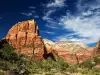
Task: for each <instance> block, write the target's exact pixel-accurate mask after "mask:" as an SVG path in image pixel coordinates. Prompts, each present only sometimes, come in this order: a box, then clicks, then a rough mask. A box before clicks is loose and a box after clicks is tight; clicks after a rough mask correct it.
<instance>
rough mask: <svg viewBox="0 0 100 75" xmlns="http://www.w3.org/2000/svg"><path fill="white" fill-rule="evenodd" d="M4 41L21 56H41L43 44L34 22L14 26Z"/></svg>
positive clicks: (24, 22) (29, 21)
mask: <svg viewBox="0 0 100 75" xmlns="http://www.w3.org/2000/svg"><path fill="white" fill-rule="evenodd" d="M4 39H6V40H7V41H8V42H9V44H10V45H11V46H13V47H14V48H16V50H17V52H20V53H22V54H32V53H33V52H34V54H38V55H41V56H43V54H44V44H43V41H42V40H41V38H40V35H39V29H38V26H37V24H36V22H35V21H34V20H28V21H23V22H19V23H17V24H15V25H14V26H13V27H12V28H11V29H10V30H9V31H8V34H7V35H6V37H5V38H4Z"/></svg>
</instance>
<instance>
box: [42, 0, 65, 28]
mask: <svg viewBox="0 0 100 75" xmlns="http://www.w3.org/2000/svg"><path fill="white" fill-rule="evenodd" d="M65 1H66V0H52V1H49V2H48V3H47V4H46V5H45V10H46V12H44V16H43V17H42V19H43V20H44V21H47V23H48V25H46V26H47V27H49V28H53V29H54V28H57V27H55V26H53V25H57V24H58V22H57V21H55V20H54V19H53V18H52V14H54V13H55V12H56V10H59V9H61V8H62V7H64V6H66V4H65Z"/></svg>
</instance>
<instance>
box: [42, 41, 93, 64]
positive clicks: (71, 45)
mask: <svg viewBox="0 0 100 75" xmlns="http://www.w3.org/2000/svg"><path fill="white" fill-rule="evenodd" d="M43 41H44V45H45V47H46V50H47V51H48V52H51V51H52V50H53V51H56V52H57V54H58V56H59V57H62V58H63V59H64V60H65V61H66V62H68V63H70V64H78V63H82V62H83V61H86V60H88V59H90V58H91V57H92V54H93V48H89V47H87V46H86V45H84V44H83V43H81V42H78V41H64V42H52V41H50V40H48V39H43Z"/></svg>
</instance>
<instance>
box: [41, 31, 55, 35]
mask: <svg viewBox="0 0 100 75" xmlns="http://www.w3.org/2000/svg"><path fill="white" fill-rule="evenodd" d="M41 32H43V33H46V34H49V35H54V34H55V32H50V31H41Z"/></svg>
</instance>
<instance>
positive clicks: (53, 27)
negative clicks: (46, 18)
mask: <svg viewBox="0 0 100 75" xmlns="http://www.w3.org/2000/svg"><path fill="white" fill-rule="evenodd" d="M46 27H48V28H52V29H59V27H57V26H54V25H48V24H47V25H46Z"/></svg>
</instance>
